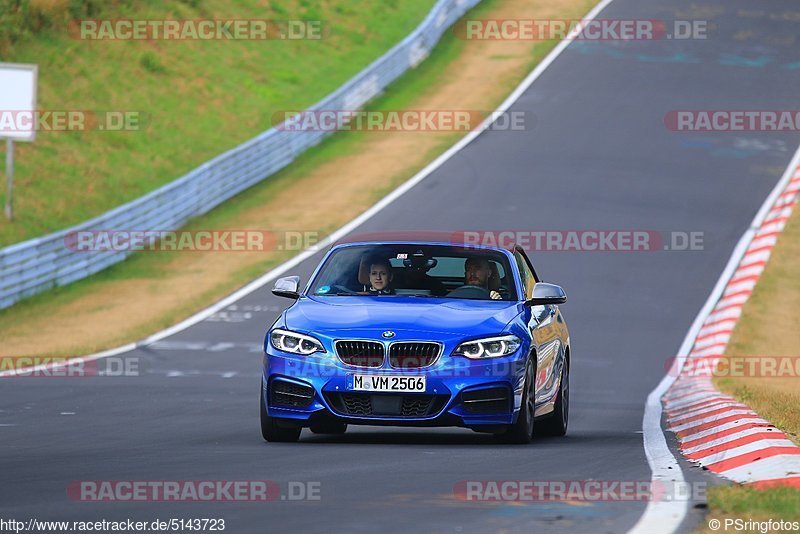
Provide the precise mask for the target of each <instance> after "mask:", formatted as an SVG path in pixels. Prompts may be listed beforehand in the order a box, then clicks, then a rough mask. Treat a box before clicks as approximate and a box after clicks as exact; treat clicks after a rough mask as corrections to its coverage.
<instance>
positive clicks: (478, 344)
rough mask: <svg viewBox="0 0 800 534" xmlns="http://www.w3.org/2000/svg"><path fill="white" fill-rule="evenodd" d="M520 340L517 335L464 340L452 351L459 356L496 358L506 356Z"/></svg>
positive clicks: (511, 352) (514, 349)
mask: <svg viewBox="0 0 800 534" xmlns="http://www.w3.org/2000/svg"><path fill="white" fill-rule="evenodd" d="M521 343H522V341H520V339H519V338H518V337H517V336H512V335H508V336H497V337H487V338H483V339H476V340H474V341H465V342H464V343H462V344H461V345H459V346H458V347H456V350H455V351H454V352H453V354H456V355H459V356H466V357H467V358H471V359H473V360H480V359H482V358H498V357H500V356H508V355H509V354H513V353H514V351H516V350H517V349H518V348H519V346H520V344H521Z"/></svg>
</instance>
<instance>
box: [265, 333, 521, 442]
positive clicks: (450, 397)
mask: <svg viewBox="0 0 800 534" xmlns="http://www.w3.org/2000/svg"><path fill="white" fill-rule="evenodd" d="M523 354H525V352H524V350H523V347H521V348H520V350H518V351H517V353H515V354H512V355H510V356H507V357H502V358H492V359H486V360H470V359H468V358H464V357H461V356H449V355H448V353H447V352H445V353H444V354H443V355H442V356H441V357H440V358H439V359H438V360H437V361H436V363H434V364H433V365H432V366H430V367H425V368H420V369H396V368H383V367H382V368H360V367H354V366H348V365H345V364H343V363H342V362H341V361H340V360H339V359H338V357H337V356H336V355H334V354H331V353H326V354H319V353H317V354H315V355H312V356H297V355H294V354H289V353H285V352H282V351H278V350H276V349H275V348H273V347H272V346H268V347H267V351H266V353H265V356H264V374H263V379H262V395H263V396H264V403H265V406H266V407H267V412H268V414H269V415H270V416H272V417H277V418H281V419H284V420H291V421H292V422H294V423H295V424H300V425H303V426H307V425H310V424H313V423H314V421H316V420H317V419H329V418H335V419H338V420H340V421H342V422H346V423H349V424H363V425H392V426H463V427H469V428H473V429H475V430H481V429H484V428H486V429H490V428H491V427H495V426H497V425H508V424H512V423H514V422H515V421H516V417H517V414H518V412H519V406H520V402H521V396H522V381H523V377H524V373H525V357H524V356H523ZM353 373H360V374H369V375H392V376H419V375H425V377H426V381H427V386H426V391H425V392H424V393H423V392H413V393H412V392H403V393H383V392H380V393H379V392H360V391H359V392H354V391H351V390H348V389H347V376H348V374H353Z"/></svg>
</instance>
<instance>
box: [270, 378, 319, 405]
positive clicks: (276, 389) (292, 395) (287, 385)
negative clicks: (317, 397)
mask: <svg viewBox="0 0 800 534" xmlns="http://www.w3.org/2000/svg"><path fill="white" fill-rule="evenodd" d="M269 394H270V397H269V399H270V404H271V405H273V406H297V407H305V406H308V405H309V404H311V403H312V402H313V401H314V389H313V388H312V387H311V386H302V385H300V384H295V383H294V382H285V381H283V380H273V381H272V387H270V388H269Z"/></svg>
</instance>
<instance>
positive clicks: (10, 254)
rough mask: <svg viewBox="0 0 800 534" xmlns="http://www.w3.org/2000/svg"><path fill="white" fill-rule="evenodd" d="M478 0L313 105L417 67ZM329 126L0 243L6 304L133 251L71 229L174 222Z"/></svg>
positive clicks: (358, 103) (356, 98)
mask: <svg viewBox="0 0 800 534" xmlns="http://www.w3.org/2000/svg"><path fill="white" fill-rule="evenodd" d="M478 2H480V0H439V1H438V2H437V3H436V5H435V6H434V7H433V8H432V9H431V11H430V13H428V15H427V16H426V17H425V20H423V21H422V22H421V23H420V25H419V26H417V28H416V29H415V30H414V31H413V32H412V33H411V34H409V35H408V36H407V37H406V38H405V39H403V41H401V42H400V43H399V44H397V45H396V46H394V47H393V48H392V49H391V50H389V51H388V52H386V53H385V54H384V55H382V56H381V57H380V58H378V59H377V60H375V61H374V62H373V63H372V64H370V65H369V66H368V67H367V68H365V69H364V70H363V71H361V72H360V73H359V74H357V75H356V76H354V77H353V78H351V79H350V80H349V81H348V82H347V83H345V84H344V85H342V86H341V87H339V88H338V89H337V90H335V91H334V92H333V93H331V94H330V95H328V96H326V97H325V98H323V99H322V100H321V101H319V102H317V103H316V104H315V105H313V106H312V107H311V108H309V111H314V110H324V109H337V110H348V111H349V110H357V109H360V108H361V107H362V106H363V105H364V104H365V103H367V102H368V101H369V100H371V99H372V98H374V97H375V96H376V95H378V94H379V93H380V92H381V91H382V90H383V89H384V88H385V87H386V86H388V85H389V84H390V83H392V82H393V81H394V80H395V79H397V78H398V77H399V76H400V75H401V74H403V73H404V72H406V71H407V70H408V69H409V68H413V67H415V66H416V65H417V64H419V63H420V62H421V61H422V60H423V59H425V57H427V55H428V54H429V52H430V50H431V49H432V48H433V47H434V45H435V44H436V43H437V42H438V41H439V39H440V38H441V36H442V34H443V33H444V32H445V30H446V29H447V28H449V27H450V26H451V25H452V24H453V23H454V22H455V21H457V20H458V19H459V18H460V17H461V16H462V15H463V14H464V13H465V12H466V11H467V10H469V9H470V8H472V7H473V6H475V5H476V4H477V3H478ZM327 135H330V132H325V131H302V132H297V131H291V132H290V131H280V130H277V129H275V128H271V129H269V130H267V131H265V132H263V133H261V134H259V135H258V136H256V137H254V138H252V139H250V140H249V141H246V142H244V143H242V144H241V145H239V146H237V147H235V148H233V149H231V150H229V151H227V152H225V153H223V154H221V155H219V156H217V157H215V158H214V159H212V160H210V161H207V162H206V163H203V164H202V165H200V166H199V167H197V168H196V169H194V170H192V171H190V172H189V173H188V174H186V175H184V176H182V177H180V178H178V179H177V180H175V181H173V182H170V183H169V184H167V185H165V186H163V187H160V188H159V189H156V190H155V191H152V192H151V193H148V194H147V195H144V196H142V197H140V198H137V199H136V200H133V201H131V202H129V203H127V204H123V205H122V206H119V207H118V208H115V209H113V210H111V211H109V212H106V213H104V214H103V215H100V216H99V217H96V218H94V219H91V220H89V221H86V222H84V223H81V224H79V225H77V226H73V227H71V228H67V229H64V230H61V231H58V232H54V233H52V234H48V235H45V236H42V237H38V238H35V239H31V240H28V241H24V242H22V243H17V244H14V245H11V246H8V247H6V248H4V249H2V250H0V309H2V308H7V307H8V306H11V305H12V304H14V303H15V302H17V301H19V300H21V299H23V298H25V297H28V296H31V295H34V294H36V293H40V292H42V291H45V290H47V289H50V288H52V287H56V286H63V285H66V284H69V283H71V282H74V281H76V280H80V279H81V278H85V277H87V276H89V275H92V274H94V273H96V272H98V271H101V270H103V269H105V268H106V267H109V266H110V265H113V264H115V263H117V262H120V261H122V260H124V259H125V258H126V257H127V255H128V254H130V252H82V251H81V252H79V251H74V250H70V249H69V248H68V247H67V246H66V238H67V236H68V235H69V234H71V233H73V232H77V231H85V230H140V229H154V230H161V229H176V228H179V227H180V226H182V225H183V224H184V223H185V222H186V221H188V220H189V219H191V218H192V217H196V216H198V215H202V214H204V213H206V212H208V211H209V210H211V209H212V208H214V207H216V206H218V205H219V204H220V203H222V202H224V201H225V200H227V199H229V198H231V197H232V196H234V195H236V194H238V193H240V192H242V191H244V190H245V189H247V188H249V187H251V186H253V185H255V184H256V183H258V182H260V181H262V180H265V179H266V178H268V177H269V176H271V175H273V174H275V173H276V172H278V171H279V170H281V169H283V168H284V167H286V166H287V165H288V164H289V163H291V162H292V161H293V160H294V159H295V158H297V156H299V155H300V154H301V153H303V152H304V151H306V150H307V149H309V148H311V147H312V146H314V145H316V144H318V143H319V142H320V141H321V140H322V138H323V137H325V136H327Z"/></svg>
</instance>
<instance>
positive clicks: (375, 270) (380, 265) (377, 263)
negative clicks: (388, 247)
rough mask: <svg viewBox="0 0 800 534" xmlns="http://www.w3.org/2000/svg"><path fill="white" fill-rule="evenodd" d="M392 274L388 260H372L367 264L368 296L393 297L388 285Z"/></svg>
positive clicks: (392, 291) (392, 290)
mask: <svg viewBox="0 0 800 534" xmlns="http://www.w3.org/2000/svg"><path fill="white" fill-rule="evenodd" d="M393 276H394V274H393V273H392V266H391V264H390V263H389V261H388V260H385V259H373V260H372V261H370V264H369V290H368V291H369V294H370V295H394V294H395V291H394V289H392V288H391V287H389V284H390V283H391V281H392V278H393Z"/></svg>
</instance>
